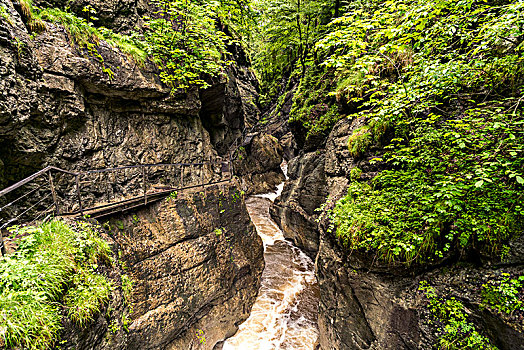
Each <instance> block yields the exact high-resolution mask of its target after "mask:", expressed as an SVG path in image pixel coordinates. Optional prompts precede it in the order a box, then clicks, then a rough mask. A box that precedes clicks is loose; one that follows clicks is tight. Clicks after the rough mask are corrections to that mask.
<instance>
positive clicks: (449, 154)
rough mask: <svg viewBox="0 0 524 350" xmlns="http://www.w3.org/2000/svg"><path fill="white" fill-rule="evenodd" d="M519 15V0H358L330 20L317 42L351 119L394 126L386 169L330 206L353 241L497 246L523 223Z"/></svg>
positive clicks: (458, 248) (523, 80) (419, 250)
mask: <svg viewBox="0 0 524 350" xmlns="http://www.w3.org/2000/svg"><path fill="white" fill-rule="evenodd" d="M523 15H524V2H523V1H516V2H515V1H496V2H488V1H478V0H461V1H451V0H431V1H421V0H405V1H368V0H361V1H355V2H352V3H351V4H350V5H349V10H348V12H347V13H346V14H345V15H344V16H342V17H340V18H337V19H335V20H334V21H333V22H332V23H331V24H330V33H329V34H327V35H326V36H325V37H324V39H323V40H321V41H320V42H319V43H318V45H317V48H318V49H319V50H321V52H322V53H323V54H324V56H325V60H324V65H326V67H330V68H331V69H334V70H335V72H336V73H335V74H336V76H337V78H338V79H339V80H344V79H346V80H348V81H351V82H352V83H351V84H343V85H340V86H339V87H341V89H342V90H341V91H336V92H334V93H337V94H342V95H343V96H344V98H345V99H346V100H347V101H349V102H351V103H353V104H355V105H356V106H358V109H357V110H358V112H357V113H355V114H354V115H350V116H349V118H366V119H367V120H368V124H369V127H371V126H372V125H375V124H377V123H379V124H383V125H387V126H388V128H379V129H377V130H374V132H373V136H374V138H375V141H374V142H378V141H377V140H380V139H381V136H382V135H380V134H381V133H382V134H383V133H385V132H386V131H388V130H390V131H392V132H393V133H394V138H393V139H392V140H391V141H390V142H388V143H387V144H385V145H384V146H385V148H386V154H385V155H384V156H383V157H382V158H381V159H375V162H379V163H380V164H381V166H382V169H384V170H383V171H381V172H379V174H378V175H377V176H376V177H375V178H374V179H373V180H372V181H371V182H370V183H362V182H353V183H352V184H351V186H350V188H349V191H348V194H347V196H346V197H344V198H343V199H342V200H340V201H339V202H338V203H337V205H336V208H335V209H334V211H333V213H332V214H333V221H334V224H335V226H336V234H337V236H338V237H339V238H340V240H341V241H342V242H343V244H344V245H345V246H346V247H347V248H348V249H360V250H364V251H370V252H374V253H376V254H377V257H378V258H379V259H383V260H386V261H390V262H392V261H398V262H408V263H411V262H414V261H418V262H423V261H431V260H438V259H440V258H442V257H444V256H449V255H452V254H456V253H460V254H463V255H466V254H468V253H471V252H474V253H475V254H476V255H477V256H478V253H481V254H484V255H486V256H493V255H500V254H501V253H502V252H503V251H504V249H503V247H504V243H505V242H506V241H507V240H508V239H510V238H511V237H513V236H515V235H518V234H521V233H522V231H523V230H524V205H523V199H524V198H523V193H524V172H523V169H524V150H523V145H524V113H523V104H522V100H523V96H524V74H523V73H524V52H523V49H524V46H523V39H524V31H523V28H524V16H523ZM350 78H351V79H350ZM356 132H361V131H360V129H359V130H358V131H356ZM377 134H378V135H377ZM357 136H358V135H355V136H354V137H353V136H351V137H350V140H353V139H356V138H357ZM370 144H371V142H368V144H367V145H368V146H369V145H370ZM350 147H353V148H354V142H353V143H352V144H350ZM361 148H362V147H360V148H359V150H358V153H359V154H362V153H363V152H365V149H361Z"/></svg>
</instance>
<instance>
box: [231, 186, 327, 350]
mask: <svg viewBox="0 0 524 350" xmlns="http://www.w3.org/2000/svg"><path fill="white" fill-rule="evenodd" d="M282 187H283V184H281V185H280V186H279V191H278V192H277V193H269V194H265V195H260V196H252V197H250V198H248V199H247V200H246V206H247V209H248V212H249V215H250V216H251V220H252V221H253V223H254V224H255V226H256V228H257V232H258V234H259V235H260V237H261V238H262V240H263V242H264V259H265V261H266V267H265V269H264V272H263V274H262V284H261V286H260V290H259V292H258V296H257V299H256V301H255V304H254V305H253V309H252V310H251V314H250V316H249V318H248V319H247V320H246V321H245V322H244V323H242V324H241V325H240V327H239V330H238V332H237V333H236V334H235V335H234V336H233V337H231V338H229V339H227V340H226V342H225V343H224V347H223V350H233V349H234V350H273V349H297V350H298V349H300V350H310V349H313V348H314V345H315V342H316V340H317V338H318V328H317V305H318V285H317V281H316V278H315V272H314V266H313V261H311V259H310V258H309V257H308V256H307V255H306V254H304V253H303V252H302V251H301V250H300V249H298V248H297V247H295V246H294V245H293V244H292V243H291V242H289V241H286V240H284V236H283V235H282V231H280V229H279V228H278V226H277V225H276V224H275V223H274V222H273V221H272V220H271V217H270V215H269V206H270V205H271V201H272V200H274V199H275V198H276V197H277V196H278V195H279V192H281V191H282Z"/></svg>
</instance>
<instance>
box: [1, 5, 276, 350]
mask: <svg viewBox="0 0 524 350" xmlns="http://www.w3.org/2000/svg"><path fill="white" fill-rule="evenodd" d="M38 4H39V5H41V6H52V5H55V2H54V0H49V1H45V0H42V1H41V2H38ZM87 4H91V6H93V7H96V8H98V9H99V17H100V24H104V25H107V26H108V27H111V28H114V29H115V30H116V31H120V32H122V31H124V32H125V31H127V30H128V29H130V28H132V26H134V25H135V24H136V23H137V19H139V18H140V16H141V14H142V12H144V11H146V7H147V6H146V5H145V3H144V2H140V1H139V2H133V3H129V2H125V1H124V2H121V1H119V2H115V1H109V2H107V3H102V2H97V1H96V0H94V2H93V1H91V0H89V1H88V0H86V1H82V0H80V1H73V2H72V3H71V4H70V6H71V8H72V9H73V10H74V9H82V8H83V6H85V5H87ZM0 5H1V6H3V7H5V8H6V9H7V11H8V13H9V17H8V20H7V19H4V18H3V17H0V188H3V187H5V186H6V185H9V184H11V183H14V182H16V181H18V180H20V179H21V178H24V177H26V176H28V175H30V174H31V173H33V172H35V171H37V170H40V169H42V168H43V167H45V166H47V165H54V166H58V167H61V168H64V169H70V170H86V169H93V168H106V167H115V166H121V165H130V164H139V163H174V162H185V163H188V162H200V161H202V160H205V159H209V158H212V157H213V158H216V157H217V156H218V155H222V154H227V152H226V151H227V150H228V148H229V146H230V143H231V142H232V141H233V140H234V139H235V138H236V137H237V136H238V135H239V134H240V133H241V131H242V130H243V129H244V128H245V126H246V125H250V124H253V123H255V122H256V120H257V119H258V107H257V105H256V96H257V95H256V90H257V88H256V85H254V84H253V83H254V81H255V79H254V75H253V73H252V72H251V71H250V69H249V67H248V65H247V63H246V62H245V60H244V61H242V60H241V62H239V64H238V66H234V65H233V66H232V67H231V68H229V71H228V72H227V73H228V74H227V75H228V76H227V78H226V77H224V78H223V79H222V80H219V81H216V82H214V83H213V85H212V87H211V88H210V89H209V90H207V91H201V92H199V91H197V90H196V89H193V90H191V89H190V90H188V91H175V92H174V93H171V91H170V89H169V88H167V87H165V86H164V85H162V84H161V82H160V80H159V79H158V76H157V73H158V72H157V71H156V68H155V67H154V66H153V65H150V64H145V65H144V66H141V65H138V64H137V63H136V62H134V61H132V60H131V59H130V58H129V57H127V56H126V55H124V54H122V53H120V52H119V51H118V50H116V49H114V48H112V47H110V46H109V45H107V44H106V43H104V42H100V45H99V46H98V48H97V50H98V53H99V54H100V56H101V57H102V59H103V63H100V61H101V60H100V59H97V58H95V57H93V56H92V55H90V54H89V53H88V52H86V51H85V50H82V49H79V48H78V47H77V46H76V45H75V44H74V43H73V42H72V40H71V38H70V37H69V35H68V34H67V32H66V31H65V30H64V28H62V27H61V26H58V25H53V24H47V30H46V31H44V32H43V33H41V34H38V35H34V36H30V35H29V32H28V30H27V29H26V27H25V24H24V22H23V21H22V17H21V16H20V14H19V12H21V10H20V5H19V4H15V3H14V2H12V1H11V0H0ZM60 5H61V6H63V4H62V3H60ZM237 54H238V52H237ZM237 56H238V55H237ZM276 152H277V153H276V154H277V155H278V154H279V153H278V150H276ZM271 155H272V156H274V154H273V153H272V154H271ZM277 160H278V163H280V160H281V158H278V159H277ZM273 161H274V160H273ZM205 169H206V171H208V172H209V174H204V175H200V174H199V177H200V176H202V177H203V178H210V177H211V176H212V173H213V172H214V170H213V169H207V168H205ZM110 221H111V222H110V223H109V226H107V227H111V234H112V235H113V237H114V240H115V242H116V248H115V249H116V250H117V251H118V253H119V258H120V259H121V260H122V261H123V262H124V264H125V266H127V269H125V271H120V270H119V271H116V269H115V272H114V273H113V272H109V273H110V274H111V273H113V274H115V276H116V277H118V276H119V275H120V274H121V273H127V274H129V275H130V276H131V278H132V280H133V281H134V283H135V288H134V292H133V294H132V296H131V300H130V301H129V303H130V304H131V306H132V309H131V308H127V306H124V301H123V294H122V290H121V288H120V289H119V291H118V292H115V293H113V299H112V301H111V302H110V305H109V306H108V307H107V308H106V310H104V311H103V312H102V313H101V314H100V315H99V317H98V318H97V319H96V320H95V321H93V323H92V324H91V325H90V326H89V327H86V328H84V329H76V328H75V327H74V326H73V325H69V326H67V325H66V330H65V331H64V334H63V335H62V336H63V337H62V338H63V340H64V345H63V346H64V347H65V348H68V349H212V348H213V347H214V345H215V344H216V343H218V342H219V341H221V340H223V339H224V338H226V337H227V336H231V335H232V334H234V333H235V331H236V329H237V325H238V324H239V323H241V322H242V321H243V320H245V319H246V318H247V316H248V314H249V312H250V309H251V306H252V304H253V302H254V300H255V298H256V295H257V291H258V287H259V284H260V278H261V274H262V269H263V267H264V260H263V247H262V242H261V240H260V238H259V237H258V235H257V234H256V232H255V229H254V227H253V225H252V224H251V221H250V218H249V215H248V213H247V211H246V208H245V204H244V201H243V196H242V195H241V194H240V192H238V191H237V190H235V189H234V188H233V187H229V186H227V187H224V188H221V189H218V188H215V189H208V190H206V191H205V192H204V193H202V194H201V193H187V194H182V193H179V198H178V199H177V200H172V201H169V202H168V201H162V202H160V203H156V204H151V205H150V206H148V207H146V208H143V209H141V210H139V211H137V212H136V213H131V214H128V215H127V214H126V215H122V216H120V217H114V218H112V220H110ZM116 277H115V278H116ZM116 279H118V278H116ZM126 310H128V311H130V313H129V315H128V316H126V315H127V311H126ZM197 332H198V336H197ZM199 336H200V338H199ZM203 337H205V341H201V339H203Z"/></svg>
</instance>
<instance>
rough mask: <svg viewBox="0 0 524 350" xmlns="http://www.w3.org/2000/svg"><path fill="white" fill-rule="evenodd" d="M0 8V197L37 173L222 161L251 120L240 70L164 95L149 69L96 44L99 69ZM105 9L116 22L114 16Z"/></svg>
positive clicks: (68, 42)
mask: <svg viewBox="0 0 524 350" xmlns="http://www.w3.org/2000/svg"><path fill="white" fill-rule="evenodd" d="M87 3H89V1H87V2H86V4H87ZM109 3H113V2H111V1H109ZM0 4H2V5H3V6H4V7H5V8H7V10H8V12H9V21H7V20H4V19H3V18H2V19H1V20H0V187H4V186H5V185H7V184H9V183H13V182H14V181H17V180H19V179H21V178H23V177H25V176H27V175H29V174H31V173H33V172H35V171H37V170H39V169H41V168H43V167H45V166H46V165H55V166H59V167H63V168H65V169H75V170H80V169H88V168H103V167H112V166H119V165H127V164H137V163H157V162H180V161H183V162H197V161H201V160H202V159H204V158H206V159H208V158H210V157H213V156H216V155H219V154H220V155H224V152H225V150H226V149H227V147H228V146H229V143H231V142H232V140H234V139H235V138H236V137H237V136H238V135H239V134H240V132H241V130H243V129H244V127H245V126H246V123H248V124H249V123H253V122H254V121H256V119H257V118H258V108H257V105H256V96H257V93H256V79H255V78H254V76H253V73H252V72H251V70H250V69H249V67H248V66H246V64H245V62H244V63H242V62H240V63H239V64H238V65H237V66H234V67H232V68H230V69H229V72H228V75H227V77H225V76H224V77H222V78H220V79H217V81H216V82H214V83H213V86H212V87H211V88H210V89H209V91H207V90H206V91H203V92H199V91H197V90H196V89H193V90H191V89H189V90H188V91H181V90H180V91H176V92H175V93H171V91H170V89H169V88H167V87H166V86H164V85H163V84H161V82H160V81H159V78H158V76H157V74H156V73H157V71H156V68H155V67H154V66H153V65H152V64H147V63H146V64H145V65H144V66H141V65H138V64H137V63H136V62H134V61H133V60H132V59H131V58H129V57H127V56H126V55H124V54H122V53H121V52H119V51H118V50H117V49H115V48H112V47H110V46H109V45H107V44H105V43H104V42H101V43H100V46H99V47H98V52H99V53H100V55H101V56H102V58H103V64H101V63H100V62H99V59H96V58H95V57H93V56H92V55H90V54H89V53H88V52H86V51H85V50H79V49H78V47H77V46H76V45H75V44H74V43H73V42H72V39H71V38H70V37H69V35H68V33H67V32H66V31H65V29H64V28H62V27H61V26H58V25H53V24H47V30H46V31H44V32H43V33H41V34H38V35H33V36H30V34H29V32H28V30H27V28H26V26H25V24H24V22H23V21H22V17H21V16H20V14H19V11H20V7H19V5H17V3H16V2H12V1H11V0H0ZM44 5H45V4H44ZM77 5H78V4H77ZM95 5H96V4H95ZM113 5H114V4H113ZM124 5H125V4H122V6H124ZM64 6H65V5H64ZM75 6H76V5H75ZM113 7H114V6H113ZM113 7H111V6H108V11H109V12H111V11H113V10H114V11H113V12H112V13H113V15H114V16H115V18H116V19H115V22H118V20H117V19H118V16H120V15H122V16H123V14H122V13H120V12H119V11H117V10H116V7H115V9H113ZM137 11H138V10H137ZM140 11H142V10H140ZM124 12H125V11H124ZM108 16H109V15H108V14H106V17H108ZM115 26H116V28H119V27H118V25H116V24H115ZM104 69H105V71H104ZM213 96H215V98H214V99H213V98H212V97H213Z"/></svg>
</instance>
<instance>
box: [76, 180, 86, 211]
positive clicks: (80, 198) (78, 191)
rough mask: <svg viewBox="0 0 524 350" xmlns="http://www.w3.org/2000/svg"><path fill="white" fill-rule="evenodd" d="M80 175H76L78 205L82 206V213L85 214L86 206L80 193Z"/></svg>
mask: <svg viewBox="0 0 524 350" xmlns="http://www.w3.org/2000/svg"><path fill="white" fill-rule="evenodd" d="M80 175H81V174H76V175H75V183H76V195H77V197H78V206H79V208H80V215H82V216H83V215H84V207H83V206H82V195H81V194H80Z"/></svg>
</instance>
